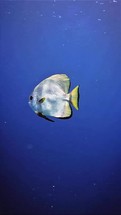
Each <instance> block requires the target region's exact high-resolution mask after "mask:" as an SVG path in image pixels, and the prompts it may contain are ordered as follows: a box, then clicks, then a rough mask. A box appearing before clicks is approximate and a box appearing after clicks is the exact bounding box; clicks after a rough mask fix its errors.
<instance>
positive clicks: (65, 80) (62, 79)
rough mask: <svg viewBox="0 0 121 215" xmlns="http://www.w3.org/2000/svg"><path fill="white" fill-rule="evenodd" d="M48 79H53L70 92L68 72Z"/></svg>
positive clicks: (65, 90)
mask: <svg viewBox="0 0 121 215" xmlns="http://www.w3.org/2000/svg"><path fill="white" fill-rule="evenodd" d="M47 79H51V80H52V81H55V82H56V83H57V84H58V85H59V86H60V87H61V89H62V90H63V91H64V92H65V93H68V92H69V88H70V79H69V77H68V76H67V75H66V74H56V75H52V76H50V77H49V78H47Z"/></svg>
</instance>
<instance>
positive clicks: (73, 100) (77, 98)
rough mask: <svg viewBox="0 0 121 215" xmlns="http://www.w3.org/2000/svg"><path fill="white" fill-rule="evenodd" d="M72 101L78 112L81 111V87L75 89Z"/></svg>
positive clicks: (71, 97)
mask: <svg viewBox="0 0 121 215" xmlns="http://www.w3.org/2000/svg"><path fill="white" fill-rule="evenodd" d="M70 101H71V103H72V105H73V106H74V107H75V108H76V109H77V110H78V109H79V105H78V103H79V86H77V87H75V88H74V89H73V90H72V92H71V93H70Z"/></svg>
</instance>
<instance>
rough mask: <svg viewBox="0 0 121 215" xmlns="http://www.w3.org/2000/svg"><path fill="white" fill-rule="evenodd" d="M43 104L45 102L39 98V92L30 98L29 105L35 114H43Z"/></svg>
mask: <svg viewBox="0 0 121 215" xmlns="http://www.w3.org/2000/svg"><path fill="white" fill-rule="evenodd" d="M43 102H44V98H42V99H40V98H38V94H37V92H33V93H32V94H31V95H30V96H29V102H28V103H29V105H30V107H31V108H32V110H33V111H34V112H35V113H38V112H40V113H41V112H42V105H41V103H43Z"/></svg>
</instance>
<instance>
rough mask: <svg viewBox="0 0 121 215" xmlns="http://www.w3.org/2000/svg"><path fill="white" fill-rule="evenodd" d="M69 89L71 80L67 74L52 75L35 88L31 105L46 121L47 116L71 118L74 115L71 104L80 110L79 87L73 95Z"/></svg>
mask: <svg viewBox="0 0 121 215" xmlns="http://www.w3.org/2000/svg"><path fill="white" fill-rule="evenodd" d="M69 88H70V79H69V78H68V76H67V75H66V74H56V75H52V76H50V77H49V78H46V79H45V80H43V81H42V82H40V83H39V84H38V85H37V86H36V87H35V88H34V90H33V92H32V94H31V95H30V97H29V105H30V106H31V108H32V109H33V111H34V112H35V113H36V114H37V115H39V116H41V117H43V118H46V119H48V118H47V116H52V117H57V118H69V117H70V116H71V115H72V109H71V105H70V104H73V106H74V107H75V108H76V109H77V110H78V100H79V87H78V86H77V87H76V88H74V90H73V91H72V92H71V93H69ZM48 120H50V119H48ZM51 121H52V120H51Z"/></svg>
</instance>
